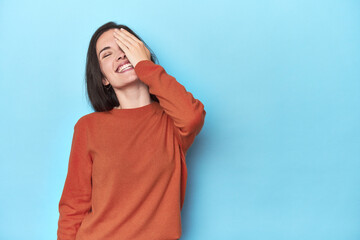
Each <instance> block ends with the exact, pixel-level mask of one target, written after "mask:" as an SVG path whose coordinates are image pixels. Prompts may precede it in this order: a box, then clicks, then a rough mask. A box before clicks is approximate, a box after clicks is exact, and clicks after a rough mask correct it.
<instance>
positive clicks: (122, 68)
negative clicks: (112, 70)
mask: <svg viewBox="0 0 360 240" xmlns="http://www.w3.org/2000/svg"><path fill="white" fill-rule="evenodd" d="M129 67H133V65H131V63H127V64H124V65H122V66H121V67H120V68H119V70H118V71H117V72H122V71H123V70H125V69H126V68H129Z"/></svg>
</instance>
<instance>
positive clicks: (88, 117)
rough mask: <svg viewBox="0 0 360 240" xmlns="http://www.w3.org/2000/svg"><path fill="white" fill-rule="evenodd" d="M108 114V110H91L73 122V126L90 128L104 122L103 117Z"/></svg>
mask: <svg viewBox="0 0 360 240" xmlns="http://www.w3.org/2000/svg"><path fill="white" fill-rule="evenodd" d="M108 116H109V113H108V112H91V113H88V114H85V115H83V116H81V117H79V118H78V120H77V121H76V123H75V127H76V126H79V127H80V126H81V127H85V128H92V127H94V126H97V125H99V124H101V123H102V122H104V119H105V118H107V117H108Z"/></svg>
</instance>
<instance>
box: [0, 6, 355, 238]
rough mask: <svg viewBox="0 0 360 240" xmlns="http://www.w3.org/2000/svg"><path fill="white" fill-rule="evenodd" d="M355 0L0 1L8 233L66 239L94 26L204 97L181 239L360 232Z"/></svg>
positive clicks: (1, 233)
mask: <svg viewBox="0 0 360 240" xmlns="http://www.w3.org/2000/svg"><path fill="white" fill-rule="evenodd" d="M359 10H360V2H359V1H355V0H353V1H350V0H347V1H345V0H338V1H323V0H322V1H321V0H320V1H310V0H293V1H288V0H277V1H276V0H273V1H270V0H269V1H266V0H263V1H261V0H256V1H235V0H233V1H229V0H225V1H221V2H219V1H189V0H185V1H184V0H182V1H180V0H178V1H165V0H163V1H145V0H143V1H140V0H137V1H101V2H100V1H98V2H89V1H84V0H83V1H69V0H66V1H45V0H43V1H39V0H32V1H10V0H1V1H0V29H1V31H0V52H1V54H0V84H1V85H0V98H1V101H0V107H1V118H0V126H1V134H0V146H1V151H0V158H1V168H0V171H1V174H0V192H1V193H0V203H1V204H0V239H5V240H8V239H9V240H10V239H11V240H23V239H27V240H32V239H34V240H48V239H56V230H57V221H58V217H59V215H58V214H59V213H58V203H59V200H60V196H61V193H62V189H63V184H64V181H65V177H66V173H67V166H68V160H69V154H70V147H71V139H72V134H73V127H74V124H75V122H76V121H77V120H78V119H79V118H80V117H81V116H83V115H85V114H87V113H90V112H92V109H91V107H90V105H89V103H88V102H87V101H86V96H85V83H84V82H85V80H84V76H85V60H86V52H87V48H88V44H89V41H90V38H91V36H92V34H93V33H94V31H95V30H96V29H97V28H98V27H100V26H101V25H102V24H104V23H106V22H108V21H115V22H116V23H119V24H125V25H128V26H129V27H130V28H132V29H133V30H134V31H135V32H136V33H138V34H139V35H140V36H141V37H142V38H143V39H144V41H145V42H146V43H147V44H148V45H149V46H150V47H151V48H152V49H153V50H154V52H155V53H156V54H157V56H158V58H159V61H160V65H162V66H163V67H164V68H165V69H166V71H167V72H168V73H169V74H170V75H172V76H174V77H175V78H176V79H177V80H178V81H179V82H180V83H181V84H183V85H184V86H185V87H186V89H187V90H188V91H190V92H192V93H193V95H194V97H195V98H198V99H200V100H201V101H202V102H203V103H204V105H205V110H206V111H207V115H206V119H205V125H204V127H203V129H202V131H201V133H200V134H199V135H198V137H197V138H196V140H195V142H194V144H193V146H192V147H191V148H190V150H189V152H188V155H187V163H188V171H189V176H188V185H187V192H186V197H185V205H184V208H183V211H182V225H183V229H182V230H183V235H182V238H181V239H182V240H199V239H207V240H219V239H241V240H258V239H267V240H282V239H284V240H289V239H292V240H296V239H299V240H304V239H307V240H311V239H314V240H318V239H327V240H331V239H346V240H355V239H360V228H359V224H360V204H359V203H360V188H359V184H360V174H359V170H360V137H359V136H360V108H359V105H360V11H359Z"/></svg>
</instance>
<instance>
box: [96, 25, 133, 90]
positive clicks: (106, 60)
mask: <svg viewBox="0 0 360 240" xmlns="http://www.w3.org/2000/svg"><path fill="white" fill-rule="evenodd" d="M113 32H114V29H110V30H108V31H106V32H104V33H103V34H101V36H100V37H99V38H98V40H97V42H96V55H97V57H98V61H99V64H100V69H101V72H102V73H103V75H104V76H105V77H104V78H103V79H102V82H103V84H104V85H108V84H111V85H112V87H113V88H121V87H124V86H125V85H127V84H129V83H132V82H134V81H137V80H138V77H137V75H136V73H135V70H134V69H133V68H132V69H130V70H128V71H125V72H122V73H118V72H116V69H117V67H118V66H119V64H120V63H123V62H124V61H127V60H128V59H127V57H126V56H125V53H124V52H123V51H122V50H121V48H120V47H119V45H118V44H117V43H116V42H115V37H114V36H113ZM106 47H108V48H107V49H105V50H103V49H104V48H106Z"/></svg>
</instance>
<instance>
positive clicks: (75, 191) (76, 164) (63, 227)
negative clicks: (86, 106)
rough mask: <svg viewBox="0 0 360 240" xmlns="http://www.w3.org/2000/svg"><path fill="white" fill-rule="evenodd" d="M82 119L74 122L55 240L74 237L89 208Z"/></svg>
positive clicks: (87, 160)
mask: <svg viewBox="0 0 360 240" xmlns="http://www.w3.org/2000/svg"><path fill="white" fill-rule="evenodd" d="M83 120H84V119H82V118H80V119H79V121H78V122H77V123H76V124H75V126H74V134H73V140H72V146H71V152H70V158H69V164H68V173H67V176H66V180H65V185H64V189H63V192H62V196H61V199H60V202H59V213H60V217H59V221H58V231H57V239H58V240H74V239H75V236H76V233H77V230H78V228H79V227H80V225H81V222H82V220H83V219H84V217H85V215H86V213H88V212H89V211H90V209H91V190H92V188H91V171H92V160H91V157H90V155H89V152H88V141H87V131H86V125H85V124H84V122H83Z"/></svg>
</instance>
